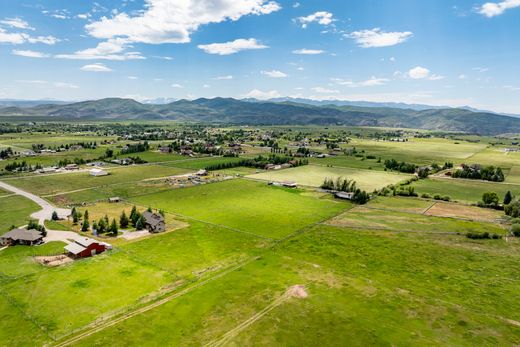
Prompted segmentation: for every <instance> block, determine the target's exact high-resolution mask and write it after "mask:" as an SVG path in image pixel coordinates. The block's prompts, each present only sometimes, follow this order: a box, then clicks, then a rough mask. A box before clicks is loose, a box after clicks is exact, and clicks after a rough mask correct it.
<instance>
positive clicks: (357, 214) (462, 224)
mask: <svg viewBox="0 0 520 347" xmlns="http://www.w3.org/2000/svg"><path fill="white" fill-rule="evenodd" d="M327 224H329V225H334V226H340V227H347V228H360V229H385V230H395V231H405V232H409V231H411V232H414V231H417V232H422V231H424V232H440V233H446V232H451V233H462V234H465V233H467V232H477V233H483V232H486V231H487V232H489V233H497V234H503V233H505V232H506V230H505V229H503V228H501V227H500V226H498V225H497V224H492V223H483V222H474V221H467V220H459V219H454V218H443V217H432V216H425V215H421V214H414V213H406V212H395V211H382V210H379V209H371V208H369V207H356V208H353V209H351V210H350V211H347V212H345V213H343V214H341V215H339V216H337V217H335V218H333V219H331V220H329V221H327Z"/></svg>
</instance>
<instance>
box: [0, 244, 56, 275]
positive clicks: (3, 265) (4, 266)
mask: <svg viewBox="0 0 520 347" xmlns="http://www.w3.org/2000/svg"><path fill="white" fill-rule="evenodd" d="M63 246H65V243H63V242H49V243H45V244H43V245H40V246H36V247H28V246H16V247H9V248H7V249H4V250H3V251H1V252H0V278H1V277H3V276H5V277H16V276H24V275H30V274H34V273H37V272H42V271H45V270H47V269H48V268H46V267H43V266H42V265H40V264H38V263H36V262H35V261H34V260H33V258H32V257H33V256H35V255H53V254H58V253H62V252H63Z"/></svg>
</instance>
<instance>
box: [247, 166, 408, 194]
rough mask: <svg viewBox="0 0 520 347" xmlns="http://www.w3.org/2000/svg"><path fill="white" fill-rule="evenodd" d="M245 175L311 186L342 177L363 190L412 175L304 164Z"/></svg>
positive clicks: (380, 186)
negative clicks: (326, 179) (355, 183)
mask: <svg viewBox="0 0 520 347" xmlns="http://www.w3.org/2000/svg"><path fill="white" fill-rule="evenodd" d="M247 177H249V178H253V179H259V180H265V181H295V182H297V183H298V184H302V185H305V186H311V187H319V186H320V185H321V184H322V183H323V180H324V179H325V178H332V179H336V178H337V177H343V178H348V179H351V180H354V181H356V182H357V185H358V187H360V188H362V189H364V190H367V191H373V190H374V189H380V188H383V187H384V186H387V185H389V184H395V183H398V182H400V181H404V180H406V179H407V178H410V177H412V176H411V175H407V174H399V173H390V172H384V171H375V170H358V169H351V168H346V167H345V168H343V167H327V166H318V165H305V166H300V167H296V168H292V169H285V170H276V171H275V170H273V171H266V172H262V173H259V174H255V175H250V176H247Z"/></svg>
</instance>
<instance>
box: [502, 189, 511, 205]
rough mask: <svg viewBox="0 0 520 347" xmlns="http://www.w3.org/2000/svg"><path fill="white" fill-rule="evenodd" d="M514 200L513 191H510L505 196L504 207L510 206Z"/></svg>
mask: <svg viewBox="0 0 520 347" xmlns="http://www.w3.org/2000/svg"><path fill="white" fill-rule="evenodd" d="M512 200H513V194H511V191H509V190H508V191H507V193H506V195H505V196H504V205H509V204H510V203H511V201H512Z"/></svg>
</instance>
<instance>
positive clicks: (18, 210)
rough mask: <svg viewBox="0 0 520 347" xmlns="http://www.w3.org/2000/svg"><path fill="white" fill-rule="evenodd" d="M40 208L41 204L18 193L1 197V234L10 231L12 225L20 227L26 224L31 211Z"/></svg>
mask: <svg viewBox="0 0 520 347" xmlns="http://www.w3.org/2000/svg"><path fill="white" fill-rule="evenodd" d="M39 210H40V206H38V205H37V204H35V203H34V202H32V201H31V200H29V199H26V198H24V197H21V196H18V195H13V196H7V197H3V198H0V213H1V216H2V218H0V235H3V234H5V233H6V232H7V231H9V227H11V226H12V225H14V226H16V227H19V226H21V225H24V224H26V223H27V222H28V221H29V216H30V215H31V213H33V212H36V211H39Z"/></svg>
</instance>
